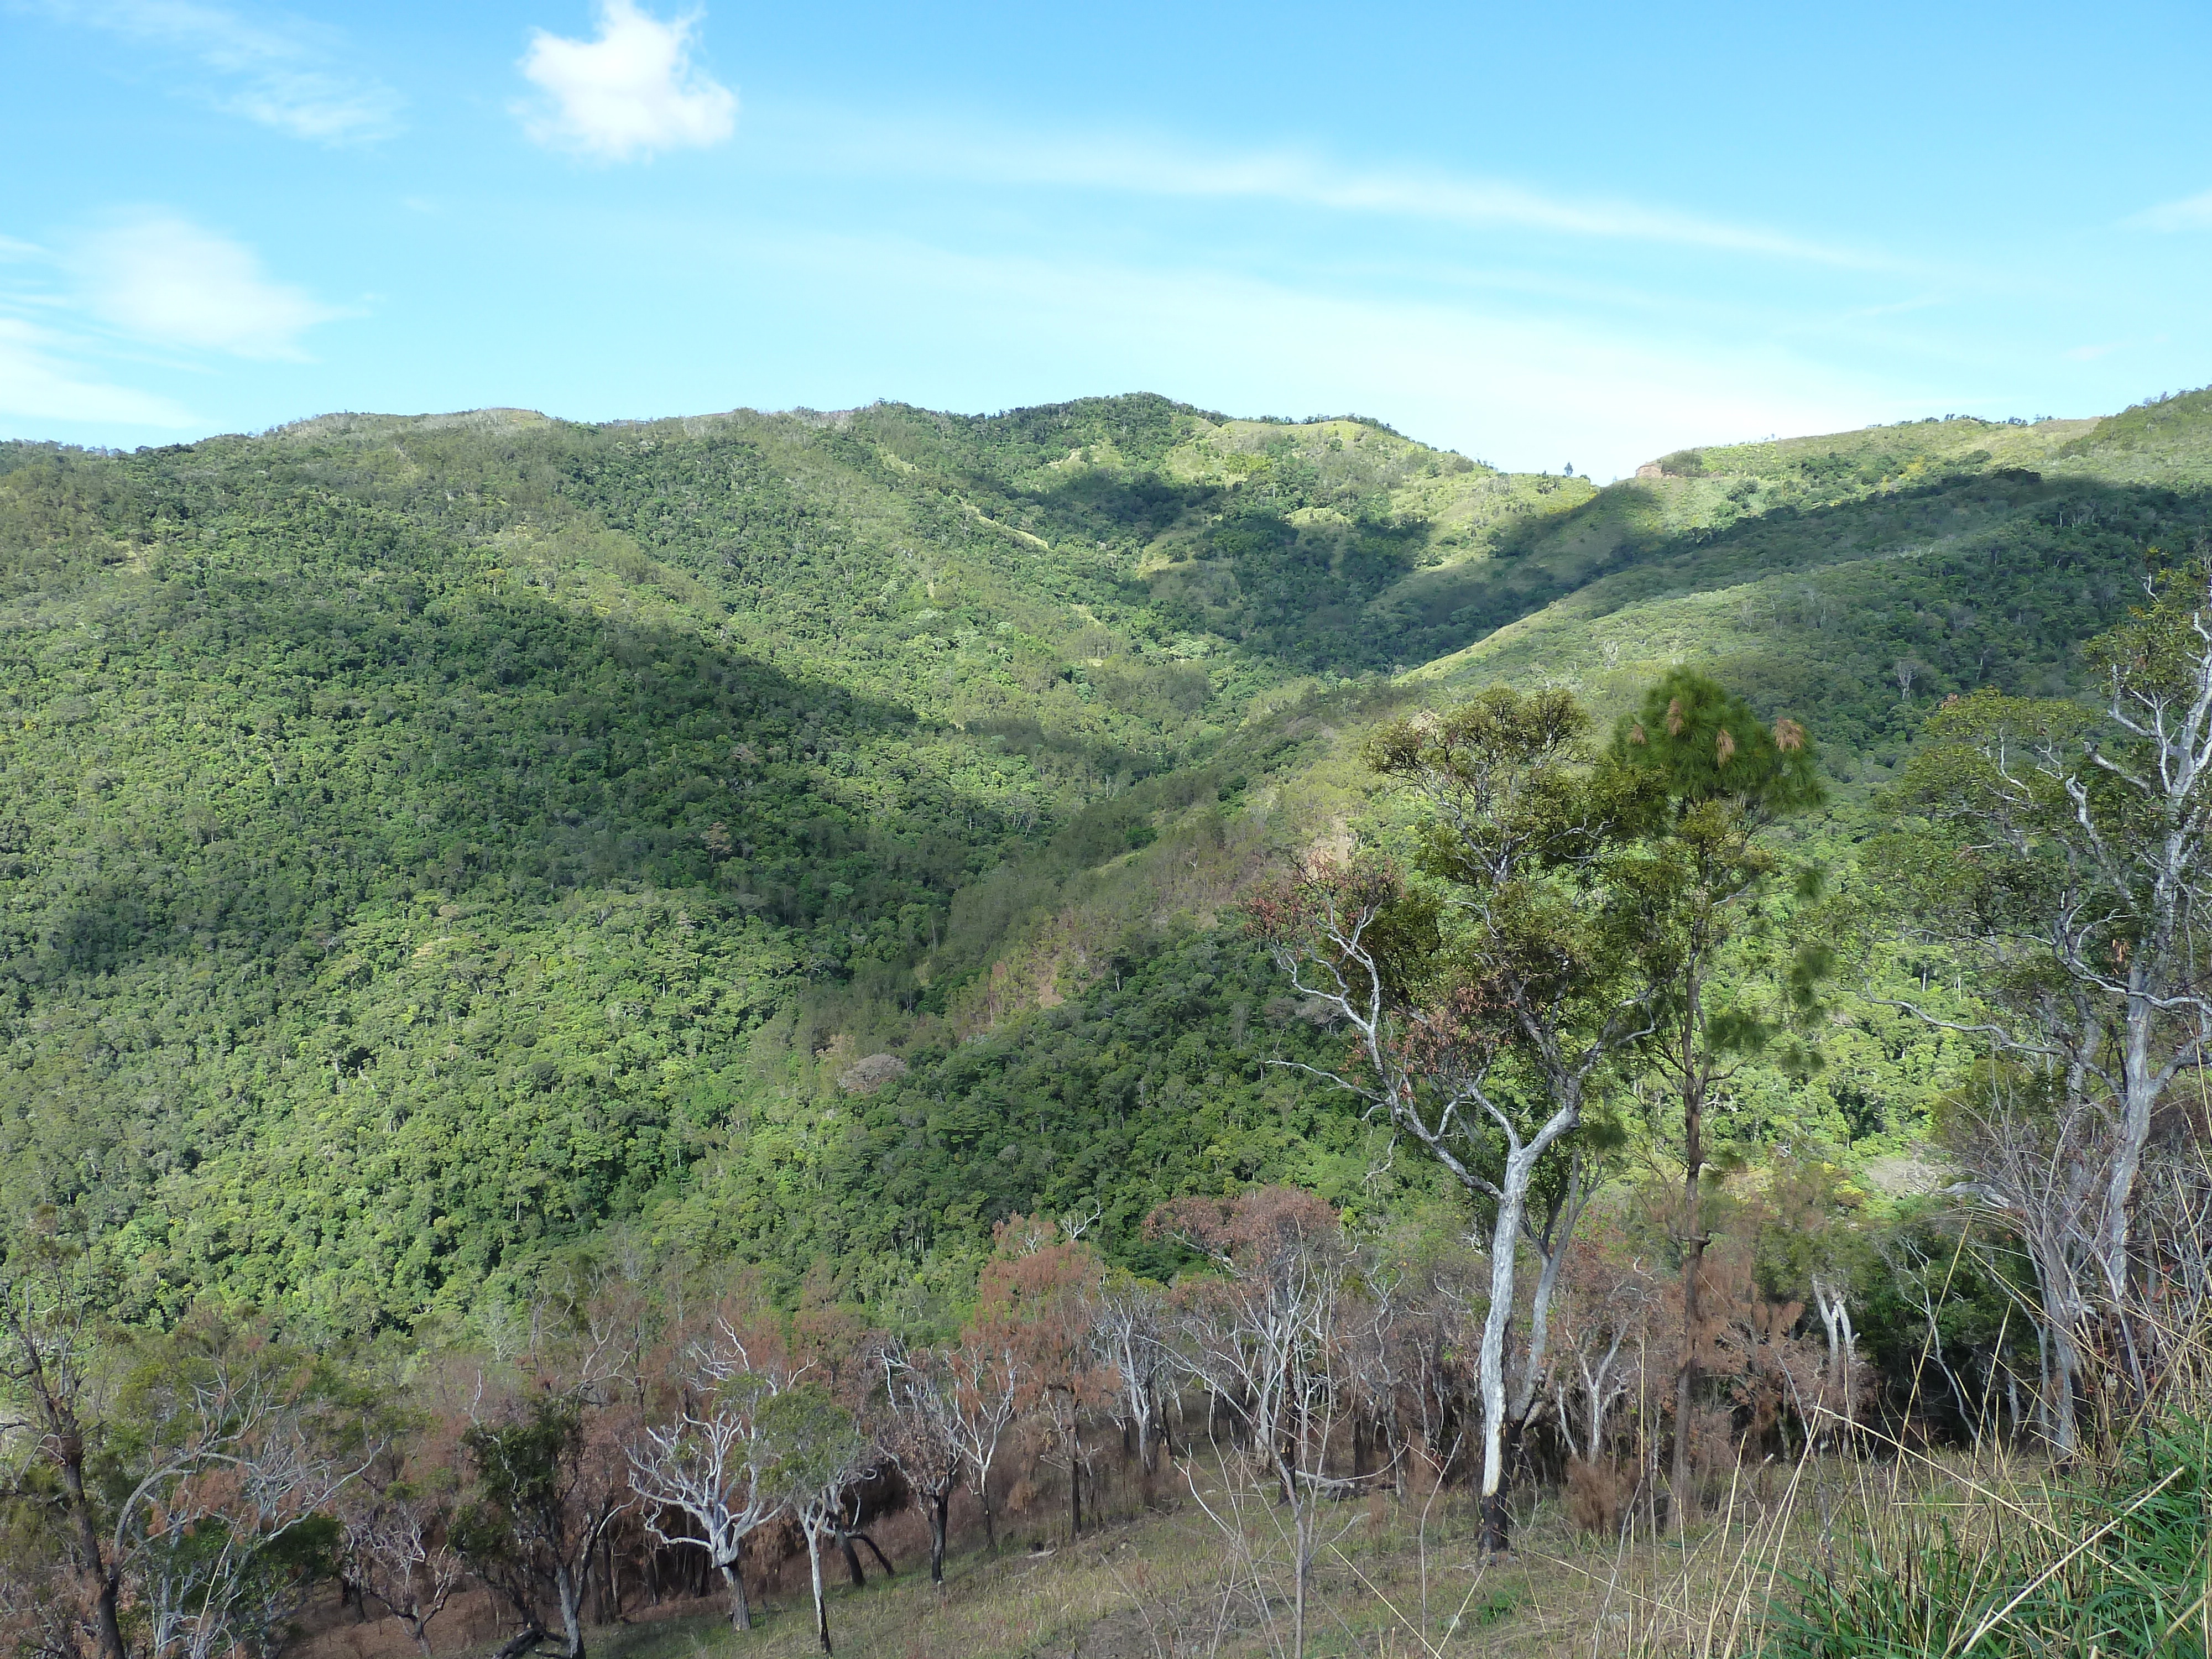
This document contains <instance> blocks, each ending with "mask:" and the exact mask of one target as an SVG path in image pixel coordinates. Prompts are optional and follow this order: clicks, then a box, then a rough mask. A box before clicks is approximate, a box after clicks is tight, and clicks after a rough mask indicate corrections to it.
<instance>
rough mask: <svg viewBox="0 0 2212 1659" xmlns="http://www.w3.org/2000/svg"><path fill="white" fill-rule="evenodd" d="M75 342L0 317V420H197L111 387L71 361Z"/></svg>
mask: <svg viewBox="0 0 2212 1659" xmlns="http://www.w3.org/2000/svg"><path fill="white" fill-rule="evenodd" d="M78 347H79V343H78V342H75V341H71V340H70V339H68V338H66V337H63V336H60V335H58V334H56V333H54V332H53V331H51V330H47V329H42V328H40V327H38V326H37V325H34V324H33V323H30V322H27V321H25V320H24V319H21V318H20V317H6V316H0V415H13V416H18V417H20V418H22V419H25V420H33V421H82V422H88V423H99V424H112V425H120V426H149V427H159V428H166V429H168V430H172V431H174V430H179V429H182V428H186V427H191V426H195V425H197V424H198V416H195V415H194V414H192V412H191V410H187V409H185V408H184V407H182V406H181V405H180V404H176V403H173V402H172V401H171V400H170V399H168V398H163V397H160V396H157V395H156V394H155V393H152V392H138V391H135V390H133V389H132V388H131V387H129V386H114V385H112V384H110V383H109V382H107V381H106V380H102V379H100V377H99V375H98V374H97V372H96V371H94V370H92V369H89V368H88V367H87V366H85V365H84V364H83V363H82V362H78V361H74V358H75V356H76V350H77V349H78Z"/></svg>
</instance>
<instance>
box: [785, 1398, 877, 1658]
mask: <svg viewBox="0 0 2212 1659" xmlns="http://www.w3.org/2000/svg"><path fill="white" fill-rule="evenodd" d="M760 1425H761V1434H762V1438H763V1442H764V1443H765V1445H766V1447H767V1449H768V1452H769V1456H770V1457H771V1458H772V1459H773V1461H772V1462H770V1463H769V1476H768V1482H769V1487H770V1489H771V1490H772V1491H774V1492H777V1493H779V1494H781V1498H782V1501H783V1504H784V1506H785V1507H786V1508H787V1509H788V1510H790V1511H791V1516H792V1518H793V1520H795V1521H797V1522H799V1535H800V1536H801V1537H802V1538H804V1539H805V1541H806V1568H807V1573H808V1575H809V1578H810V1581H811V1583H812V1586H813V1590H814V1634H815V1638H816V1639H817V1641H819V1642H820V1643H821V1644H822V1651H823V1652H824V1653H829V1652H830V1651H832V1650H831V1648H830V1645H829V1603H828V1602H827V1601H825V1600H824V1599H823V1589H822V1547H823V1544H824V1543H825V1542H832V1541H835V1540H836V1538H837V1536H838V1534H840V1532H841V1531H842V1528H843V1524H844V1516H845V1508H846V1504H847V1502H848V1499H849V1498H850V1496H851V1492H852V1489H853V1487H854V1486H855V1485H856V1484H857V1483H859V1482H860V1481H861V1480H866V1478H867V1477H868V1475H869V1474H871V1473H872V1472H873V1470H874V1468H875V1464H876V1459H877V1455H878V1454H877V1451H876V1449H875V1447H874V1446H873V1445H872V1444H871V1443H870V1442H869V1440H868V1437H866V1435H864V1434H862V1433H861V1432H860V1425H858V1424H857V1423H855V1422H854V1419H853V1414H852V1413H850V1412H848V1411H847V1410H846V1409H845V1407H842V1406H841V1405H839V1404H838V1403H837V1401H836V1397H835V1396H834V1395H831V1393H830V1392H829V1389H828V1388H826V1387H825V1386H824V1385H823V1384H822V1383H812V1382H808V1383H795V1384H793V1386H792V1387H790V1388H787V1389H784V1390H783V1392H782V1393H781V1394H779V1395H776V1396H775V1398H774V1399H772V1400H769V1401H768V1402H767V1403H766V1404H765V1405H763V1407H761V1413H760Z"/></svg>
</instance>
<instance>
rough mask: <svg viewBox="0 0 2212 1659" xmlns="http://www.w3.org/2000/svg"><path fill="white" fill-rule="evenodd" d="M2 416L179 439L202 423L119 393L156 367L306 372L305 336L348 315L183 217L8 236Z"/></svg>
mask: <svg viewBox="0 0 2212 1659" xmlns="http://www.w3.org/2000/svg"><path fill="white" fill-rule="evenodd" d="M0 266H4V268H5V270H6V273H7V274H6V277H5V280H4V282H0V416H14V417H16V418H18V419H21V420H36V421H48V422H86V423H88V424H94V425H102V426H106V427H110V428H114V427H141V428H157V429H167V430H175V429H179V428H187V427H193V426H197V425H200V424H202V422H201V418H200V416H197V415H195V414H193V413H192V412H191V411H190V410H187V409H185V407H183V406H182V405H181V404H178V403H177V402H176V401H175V400H173V398H167V397H164V396H162V395H161V394H160V393H158V392H149V391H144V390H141V389H139V388H138V387H136V386H128V385H118V384H116V379H117V378H118V376H121V377H125V378H135V374H143V373H144V372H145V371H146V369H147V368H148V367H149V362H151V363H158V364H159V365H161V368H165V369H167V370H168V371H170V372H174V371H176V370H178V369H184V370H186V371H200V372H204V371H205V370H207V369H208V368H210V367H211V362H210V360H211V359H215V358H217V357H224V356H227V357H238V358H248V359H262V360H268V359H278V360H289V361H292V362H304V361H306V360H307V354H306V352H305V350H304V349H303V348H302V345H301V337H302V336H303V335H304V334H305V333H306V331H307V330H308V329H310V328H312V327H313V326H314V325H316V324H318V323H321V322H325V321H327V320H329V319H331V318H334V317H339V316H343V315H345V314H347V313H344V312H343V311H340V310H339V309H337V308H336V307H331V306H327V305H325V304H324V303H323V302H322V301H319V300H318V299H316V298H315V297H314V296H313V295H311V294H309V293H307V291H306V290H305V289H301V288H298V287H295V286H294V285H293V284H291V283H284V282H280V281H277V280H276V279H275V278H273V277H271V276H270V275H269V274H268V273H267V271H265V270H264V269H263V268H262V264H261V261H260V258H258V256H257V255H256V254H255V252H253V250H252V248H249V247H246V246H244V245H243V244H241V243H238V242H234V241H233V240H230V239H228V237H225V236H222V235H218V234H216V233H215V232H213V231H211V230H209V229H207V228H204V227H203V226H200V225H197V224H194V223H193V222H191V221H190V220H188V219H185V218H181V217H179V216H177V215H176V214H173V213H169V212H163V211H146V212H141V213H137V214H135V215H131V216H126V217H122V218H117V219H113V220H110V221H108V222H106V223H105V224H103V225H100V227H98V228H95V229H93V230H91V231H88V232H80V233H76V234H64V235H61V236H58V237H57V238H56V239H54V245H53V246H52V247H41V246H37V245H36V244H33V243H31V242H26V241H19V240H15V239H13V238H9V237H5V236H0Z"/></svg>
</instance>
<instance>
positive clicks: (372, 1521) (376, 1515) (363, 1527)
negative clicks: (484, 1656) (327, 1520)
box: [337, 1445, 465, 1659]
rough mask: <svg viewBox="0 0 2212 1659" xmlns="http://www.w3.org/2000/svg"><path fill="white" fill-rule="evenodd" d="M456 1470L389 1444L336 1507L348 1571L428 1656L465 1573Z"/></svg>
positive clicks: (360, 1587)
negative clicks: (457, 1543) (456, 1541)
mask: <svg viewBox="0 0 2212 1659" xmlns="http://www.w3.org/2000/svg"><path fill="white" fill-rule="evenodd" d="M452 1487H453V1482H452V1479H451V1471H450V1470H449V1469H447V1468H443V1467H441V1465H440V1464H439V1463H438V1462H436V1461H435V1460H434V1459H431V1458H425V1457H422V1456H420V1455H414V1454H413V1453H412V1452H411V1450H410V1448H408V1447H406V1446H404V1445H391V1446H386V1448H385V1449H384V1450H383V1451H382V1452H381V1453H380V1455H378V1456H377V1457H375V1458H374V1460H372V1461H371V1462H370V1463H369V1464H368V1467H367V1468H365V1469H364V1470H363V1471H362V1475H361V1478H360V1479H359V1480H356V1482H355V1483H354V1484H353V1486H351V1487H350V1488H349V1490H348V1491H347V1492H346V1493H345V1494H344V1496H343V1500H342V1501H341V1502H340V1504H339V1505H338V1510H337V1518H338V1523H339V1525H340V1527H341V1528H343V1534H344V1548H345V1561H346V1575H347V1577H349V1578H350V1579H352V1581H353V1582H354V1583H355V1584H356V1586H358V1587H359V1589H360V1590H361V1593H362V1595H363V1596H365V1597H367V1598H368V1599H370V1600H372V1601H375V1602H376V1603H377V1604H378V1605H379V1606H380V1607H383V1608H384V1610H385V1611H386V1613H389V1614H391V1616H392V1617H393V1618H395V1619H397V1620H399V1621H400V1622H401V1623H402V1624H404V1626H407V1633H408V1634H409V1635H410V1636H411V1637H413V1638H415V1644H416V1646H417V1647H419V1648H421V1649H422V1652H423V1655H424V1659H428V1656H429V1653H430V1625H431V1621H432V1620H435V1619H436V1618H437V1617H438V1615H439V1614H440V1613H443V1612H444V1611H445V1609H446V1604H447V1602H448V1601H451V1600H452V1599H453V1593H454V1591H455V1590H457V1589H459V1588H460V1585H461V1582H462V1579H463V1577H464V1575H465V1564H464V1563H463V1561H462V1559H461V1554H460V1552H459V1550H457V1549H455V1548H454V1547H453V1538H452V1532H451V1528H452V1522H453V1489H452Z"/></svg>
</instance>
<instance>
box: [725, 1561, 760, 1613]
mask: <svg viewBox="0 0 2212 1659" xmlns="http://www.w3.org/2000/svg"><path fill="white" fill-rule="evenodd" d="M722 1582H723V1583H726V1584H727V1585H728V1586H729V1587H730V1628H731V1629H732V1630H750V1629H751V1628H752V1627H753V1614H752V1609H751V1608H750V1607H747V1606H746V1605H745V1576H744V1571H742V1570H741V1569H740V1568H739V1566H738V1558H737V1557H736V1556H734V1555H732V1557H731V1558H730V1559H728V1560H726V1561H725V1562H723V1563H722Z"/></svg>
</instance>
